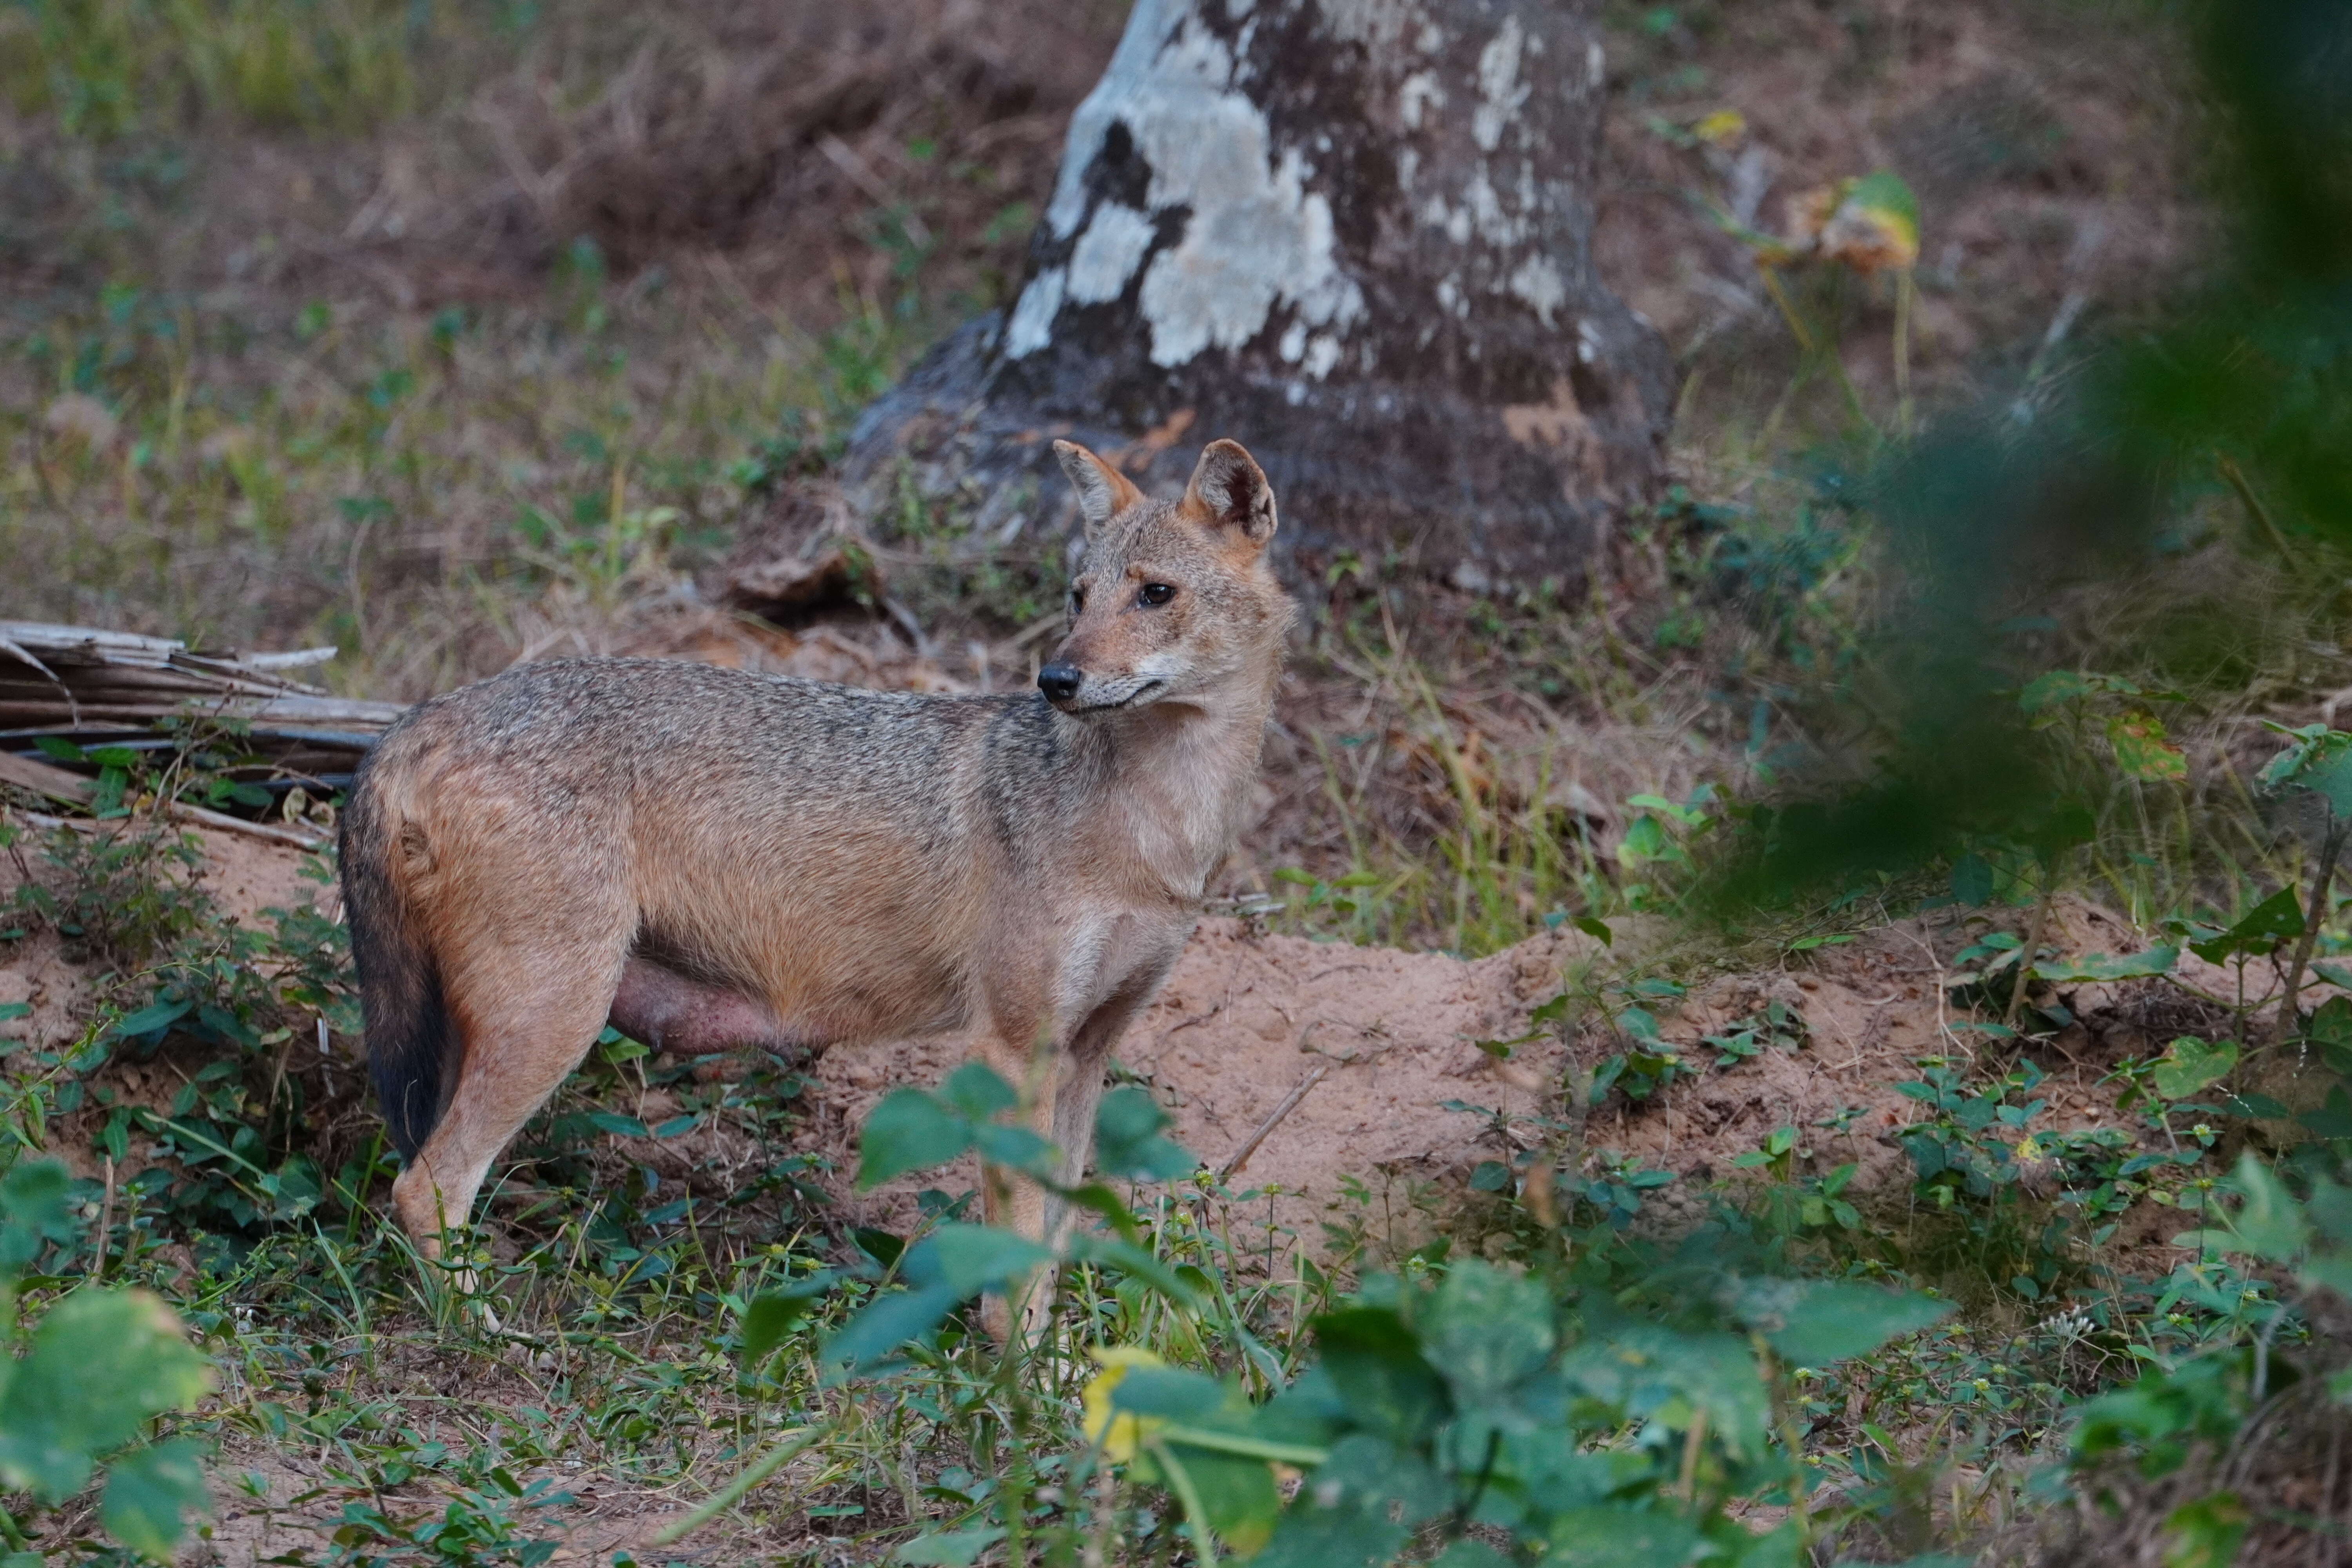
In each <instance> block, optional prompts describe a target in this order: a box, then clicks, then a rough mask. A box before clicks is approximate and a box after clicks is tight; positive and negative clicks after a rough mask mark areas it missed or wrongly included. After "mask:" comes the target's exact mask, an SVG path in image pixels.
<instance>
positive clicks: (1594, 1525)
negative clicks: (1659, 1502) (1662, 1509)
mask: <svg viewBox="0 0 2352 1568" xmlns="http://www.w3.org/2000/svg"><path fill="white" fill-rule="evenodd" d="M1550 1535H1551V1538H1552V1540H1553V1541H1554V1542H1557V1544H1555V1545H1554V1546H1553V1547H1552V1549H1551V1551H1550V1552H1549V1553H1548V1554H1547V1555H1546V1556H1545V1557H1544V1560H1543V1563H1542V1568H1683V1564H1685V1563H1688V1562H1689V1561H1690V1560H1691V1559H1692V1558H1694V1557H1696V1555H1697V1554H1698V1551H1699V1548H1700V1547H1701V1546H1703V1545H1705V1544H1706V1542H1705V1541H1704V1539H1703V1538H1702V1537H1701V1536H1700V1535H1699V1532H1698V1526H1696V1525H1695V1524H1693V1523H1691V1522H1690V1521H1688V1520H1686V1519H1683V1518H1681V1517H1680V1516H1678V1515H1675V1514H1671V1513H1657V1512H1654V1511H1651V1510H1646V1509H1636V1508H1633V1507H1630V1506H1625V1505H1620V1506H1617V1507H1614V1508H1572V1509H1569V1510H1565V1511H1564V1512H1560V1513H1556V1514H1554V1515H1552V1518H1551V1530H1550Z"/></svg>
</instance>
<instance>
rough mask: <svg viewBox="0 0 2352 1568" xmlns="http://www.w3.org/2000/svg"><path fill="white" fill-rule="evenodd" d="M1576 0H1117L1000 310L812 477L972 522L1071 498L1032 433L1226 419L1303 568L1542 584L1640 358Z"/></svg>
mask: <svg viewBox="0 0 2352 1568" xmlns="http://www.w3.org/2000/svg"><path fill="white" fill-rule="evenodd" d="M1591 9H1592V7H1591V5H1590V4H1589V3H1588V0H1549V3H1548V0H1137V5H1136V6H1135V10H1134V13H1133V15H1132V17H1131V19H1130V20H1129V25H1128V27H1127V31H1126V34H1125V36H1124V37H1123V38H1122V40H1121V42H1120V44H1119V46H1118V53H1117V54H1116V55H1115V56H1114V58H1113V59H1112V61H1111V64H1110V66H1109V68H1108V70H1107V71H1106V72H1105V74H1104V76H1103V79H1102V80H1101V81H1100V83H1099V84H1097V87H1096V88H1095V89H1094V91H1093V92H1092V93H1091V94H1090V95H1089V96H1088V97H1087V100H1085V102H1084V103H1082V104H1081V105H1080V106H1079V108H1078V110H1077V111H1076V115H1075V117H1074V118H1073V120H1072V121H1071V125H1070V132H1069V144H1068V148H1067V151H1066V154H1065V157H1064V161H1063V163H1062V166H1061V172H1060V177H1059V180H1058V182H1057V184H1055V189H1054V194H1053V197H1052V200H1051V202H1050V203H1049V205H1047V206H1046V208H1045V213H1044V215H1043V217H1042V220H1041V221H1040V222H1039V224H1038V226H1037V229H1036V232H1035V235H1034V238H1033V240H1032V242H1031V247H1030V258H1029V267H1028V274H1027V278H1026V280H1025V282H1024V287H1023V289H1022V290H1021V293H1020V295H1019V297H1018V299H1017V300H1016V301H1015V303H1014V304H1013V308H1012V309H1011V310H1009V311H1005V312H1001V313H998V314H993V315H990V316H986V317H983V318H982V319H980V320H978V321H973V322H971V323H970V324H969V325H967V326H966V327H965V328H964V329H963V330H962V331H959V332H958V333H957V334H955V335H954V336H953V337H952V338H950V340H948V341H947V342H944V343H942V344H941V345H940V347H939V348H938V349H936V350H935V351H934V352H933V353H931V354H930V355H929V357H928V358H927V359H926V360H925V361H924V362H923V363H921V364H920V365H919V367H918V368H917V369H916V371H915V372H914V373H913V374H911V375H910V376H909V377H908V380H907V381H906V382H905V383H904V384H902V385H901V386H900V387H899V388H898V390H897V391H896V392H894V393H893V394H892V395H889V396H888V397H887V398H886V399H884V400H883V401H882V402H881V403H879V404H878V405H876V406H875V407H874V408H873V409H872V410H871V411H870V412H869V413H868V414H867V416H866V417H865V418H864V419H863V420H862V421H861V422H860V424H859V426H858V427H857V428H856V431H855V433H854V434H853V436H852V438H851V445H850V450H849V452H848V455H847V458H846V460H845V466H844V470H843V476H842V477H843V483H844V486H845V491H846V500H847V501H848V504H849V507H850V510H851V513H852V515H855V516H859V517H866V518H878V517H882V516H884V515H886V514H887V513H888V512H889V511H890V510H892V509H893V507H894V505H897V504H899V503H900V502H901V501H902V500H903V497H904V494H905V490H904V487H905V485H906V484H907V483H908V480H909V479H911V480H912V482H913V484H914V485H915V487H916V489H918V490H919V491H920V492H921V493H923V494H925V495H927V496H929V497H932V498H947V499H948V500H950V504H952V505H954V506H957V507H959V508H961V509H962V510H963V514H964V518H965V521H968V523H969V524H970V529H971V531H970V534H969V537H971V538H972V539H975V540H985V541H1007V540H1010V539H1013V538H1014V537H1017V536H1019V535H1021V534H1023V533H1024V532H1026V533H1028V534H1029V536H1030V538H1031V540H1032V541H1033V542H1037V543H1044V542H1046V541H1047V540H1048V539H1050V538H1053V537H1055V534H1054V533H1053V532H1052V531H1055V530H1060V529H1066V528H1067V527H1068V526H1069V524H1070V521H1071V520H1072V518H1073V517H1074V515H1075V514H1074V512H1073V511H1072V510H1071V503H1070V501H1069V500H1068V498H1067V496H1066V493H1065V492H1066V487H1064V486H1062V485H1061V484H1059V483H1058V482H1055V479H1053V478H1052V475H1053V458H1052V455H1051V451H1050V446H1049V439H1048V438H1049V437H1054V436H1063V435H1066V436H1069V437H1072V438H1074V439H1076V440H1079V441H1083V442H1085V443H1086V444H1087V445H1089V446H1092V447H1095V448H1096V449H1097V450H1098V451H1100V452H1102V453H1103V454H1104V455H1105V456H1106V457H1108V458H1111V459H1112V460H1113V461H1116V462H1118V463H1120V464H1122V465H1123V467H1124V468H1126V470H1127V472H1128V473H1129V475H1130V476H1131V477H1132V478H1134V479H1135V480H1136V481H1137V483H1138V484H1139V485H1141V486H1142V487H1143V488H1144V489H1146V490H1165V491H1168V492H1169V493H1173V492H1174V491H1175V490H1177V489H1181V486H1182V484H1183V482H1184V477H1185V475H1186V474H1187V473H1189V472H1190V470H1191V468H1192V460H1193V457H1194V456H1195V454H1196V452H1197V449H1198V447H1199V446H1200V445H1201V443H1202V442H1203V441H1206V440H1209V439H1212V438H1213V437H1219V436H1232V437H1235V438H1237V439H1239V440H1241V441H1242V442H1244V444H1245V445H1246V446H1248V447H1250V449H1251V451H1252V452H1254V453H1255V455H1256V456H1257V458H1258V459H1259V460H1260V462H1262V463H1263V464H1264V465H1265V468H1266V470H1267V473H1268V475H1269V477H1271V478H1272V479H1273V480H1274V483H1275V485H1276V493H1277V494H1278V495H1280V496H1281V498H1282V509H1283V518H1284V528H1285V534H1286V544H1287V547H1288V549H1289V551H1290V552H1291V558H1292V563H1293V565H1294V567H1295V568H1296V569H1297V575H1298V577H1299V578H1301V579H1302V580H1311V579H1312V578H1313V577H1314V576H1316V575H1318V574H1319V570H1320V568H1321V567H1322V566H1324V565H1325V564H1327V563H1328V562H1329V561H1330V559H1331V558H1332V557H1333V555H1334V554H1335V553H1336V552H1338V551H1339V550H1342V549H1348V550H1353V551H1355V552H1359V553H1360V555H1361V556H1363V557H1364V558H1366V559H1368V560H1371V561H1377V560H1379V559H1381V557H1382V556H1383V555H1384V554H1386V553H1387V552H1391V551H1395V550H1400V549H1401V550H1403V551H1406V552H1410V555H1411V557H1412V559H1413V560H1416V561H1417V562H1418V563H1420V564H1421V565H1422V566H1423V568H1424V569H1428V570H1432V571H1434V572H1437V573H1440V574H1446V575H1449V576H1451V577H1452V578H1453V579H1454V581H1455V582H1457V583H1458V584H1462V585H1465V586H1470V587H1485V586H1487V585H1490V584H1496V585H1499V584H1504V583H1506V582H1509V581H1517V582H1522V583H1527V582H1531V581H1533V580H1535V579H1538V578H1542V577H1549V578H1552V579H1554V580H1555V581H1564V582H1572V581H1574V580H1576V579H1577V578H1578V577H1580V574H1581V572H1582V569H1583V567H1584V565H1585V563H1587V562H1588V561H1589V560H1590V559H1591V554H1592V552H1593V551H1594V549H1595V548H1596V546H1597V544H1598V543H1599V542H1600V541H1601V538H1602V537H1603V531H1604V529H1605V526H1606V524H1607V522H1608V520H1609V519H1610V518H1611V517H1612V515H1613V514H1614V513H1615V512H1617V511H1618V510H1620V509H1621V508H1622V507H1623V506H1624V505H1625V504H1626V503H1628V502H1631V501H1635V500H1640V499H1641V498H1642V497H1643V495H1644V494H1646V493H1647V492H1648V491H1649V490H1650V489H1651V488H1652V487H1653V485H1654V481H1655V480H1656V478H1657V475H1658V472H1659V466H1660V458H1661V450H1662V445H1663V440H1664V431H1665V424H1666V415H1667V401H1668V394H1669V388H1668V374H1669V367H1668V362H1667V356H1666V353H1665V350H1664V344H1663V343H1662V342H1661V340H1660V339H1659V337H1658V335H1657V333H1656V332H1655V331H1654V330H1653V329H1652V328H1651V327H1650V325H1649V324H1648V322H1647V321H1643V320H1642V319H1641V318H1639V317H1637V316H1636V315H1634V314H1633V312H1632V311H1631V310H1627V309H1626V308H1625V306H1624V305H1622V303H1621V302H1619V301H1618V300H1616V299H1615V298H1614V297H1613V296H1612V295H1611V294H1610V293H1609V291H1608V290H1607V289H1605V288H1604V287H1603V286H1602V285H1601V280H1600V279H1599V278H1598V277H1597V276H1596V275H1595V274H1594V271H1593V268H1592V264H1591V228H1592V202H1591V188H1592V184H1593V180H1594V177H1595V171H1596V165H1597V162H1598V156H1599V145H1600V135H1601V113H1602V107H1603V95H1602V59H1601V46H1600V43H1599V42H1598V41H1597V37H1596V32H1595V28H1594V26H1593V25H1592V22H1591Z"/></svg>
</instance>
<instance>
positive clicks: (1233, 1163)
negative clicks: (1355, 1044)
mask: <svg viewBox="0 0 2352 1568" xmlns="http://www.w3.org/2000/svg"><path fill="white" fill-rule="evenodd" d="M1338 1066H1339V1058H1337V1057H1326V1058H1323V1059H1322V1060H1321V1061H1319V1062H1317V1063H1316V1064H1315V1068H1314V1070H1313V1071H1312V1072H1309V1073H1308V1074H1307V1076H1306V1077H1305V1078H1302V1079H1299V1080H1298V1082H1297V1085H1296V1086H1295V1087H1294V1088H1293V1089H1291V1091H1290V1092H1289V1093H1288V1094H1286V1095H1284V1096H1283V1097H1282V1099H1281V1101H1280V1102H1279V1103H1277V1104H1276V1106H1275V1108H1274V1109H1273V1110H1271V1111H1268V1112H1267V1113H1266V1118H1265V1121H1261V1122H1259V1123H1258V1124H1257V1128H1256V1130H1255V1131H1253V1132H1252V1133H1251V1134H1250V1135H1249V1136H1248V1137H1246V1138H1244V1139H1243V1140H1242V1146H1241V1147H1240V1148H1238V1149H1236V1150H1234V1152H1233V1154H1232V1156H1231V1157H1230V1158H1228V1159H1227V1160H1226V1161H1225V1163H1223V1165H1220V1166H1219V1167H1218V1168H1217V1180H1219V1181H1221V1182H1223V1181H1230V1180H1232V1179H1233V1178H1234V1176H1235V1175H1237V1174H1239V1173H1240V1172H1241V1168H1242V1167H1243V1166H1244V1165H1245V1164H1247V1163H1249V1157H1250V1156H1251V1155H1252V1154H1255V1153H1256V1152H1257V1146H1258V1145H1259V1144H1261V1143H1263V1142H1265V1135H1266V1134H1267V1133H1269V1132H1271V1131H1274V1130H1275V1128H1276V1126H1278V1125H1279V1124H1280V1123H1281V1121H1282V1119H1283V1118H1284V1117H1286V1116H1287V1115H1289V1114H1290V1113H1291V1111H1292V1110H1293V1109H1295V1108H1296V1107H1297V1104H1298V1102H1299V1101H1300V1100H1305V1099H1306V1098H1307V1090H1308V1089H1313V1088H1314V1087H1315V1086H1316V1085H1317V1084H1318V1083H1321V1082H1322V1081H1323V1077H1324V1075H1325V1074H1326V1073H1328V1072H1329V1071H1330V1070H1331V1069H1332V1068H1335V1067H1338Z"/></svg>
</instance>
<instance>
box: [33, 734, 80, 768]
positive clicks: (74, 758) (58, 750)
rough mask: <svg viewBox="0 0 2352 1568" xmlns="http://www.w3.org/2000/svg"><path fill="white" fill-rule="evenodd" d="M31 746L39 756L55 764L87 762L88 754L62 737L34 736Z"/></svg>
mask: <svg viewBox="0 0 2352 1568" xmlns="http://www.w3.org/2000/svg"><path fill="white" fill-rule="evenodd" d="M33 744H34V745H35V746H36V747H37V748H38V749H39V751H40V753H41V755H43V756H45V757H47V758H48V759H49V760H50V761H51V762H56V763H79V762H87V761H88V760H89V753H88V752H84V751H83V750H82V749H81V748H80V747H79V746H77V745H75V744H74V743H73V742H71V741H68V740H67V739H66V738H65V737H64V736H62V735H36V736H34V737H33Z"/></svg>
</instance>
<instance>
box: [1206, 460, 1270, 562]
mask: <svg viewBox="0 0 2352 1568" xmlns="http://www.w3.org/2000/svg"><path fill="white" fill-rule="evenodd" d="M1184 506H1185V510H1189V511H1191V512H1192V513H1193V514H1194V515H1195V516H1197V517H1199V518H1200V519H1201V521H1203V522H1206V523H1209V524H1211V525H1212V526H1213V527H1219V528H1231V529H1235V530H1238V531H1240V533H1241V535H1242V537H1243V538H1244V539H1247V540H1248V541H1249V542H1251V543H1252V544H1264V543H1265V542H1266V541H1267V540H1269V539H1272V538H1273V537H1274V490H1273V488H1272V487H1271V486H1269V485H1268V484H1267V483H1266V482H1265V469H1263V468H1259V467H1258V466H1257V459H1256V458H1253V457H1251V456H1250V455H1249V453H1248V452H1247V451H1245V450H1244V449H1243V447H1242V444H1241V443H1240V442H1239V441H1212V442H1210V443H1209V445H1208V446H1207V447H1205V448H1204V449H1203V450H1202V453H1201V460H1200V462H1199V463H1198V464H1197V465H1196V466H1195V467H1194V468H1193V469H1192V483H1190V484H1188V485H1186V486H1185V487H1184Z"/></svg>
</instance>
